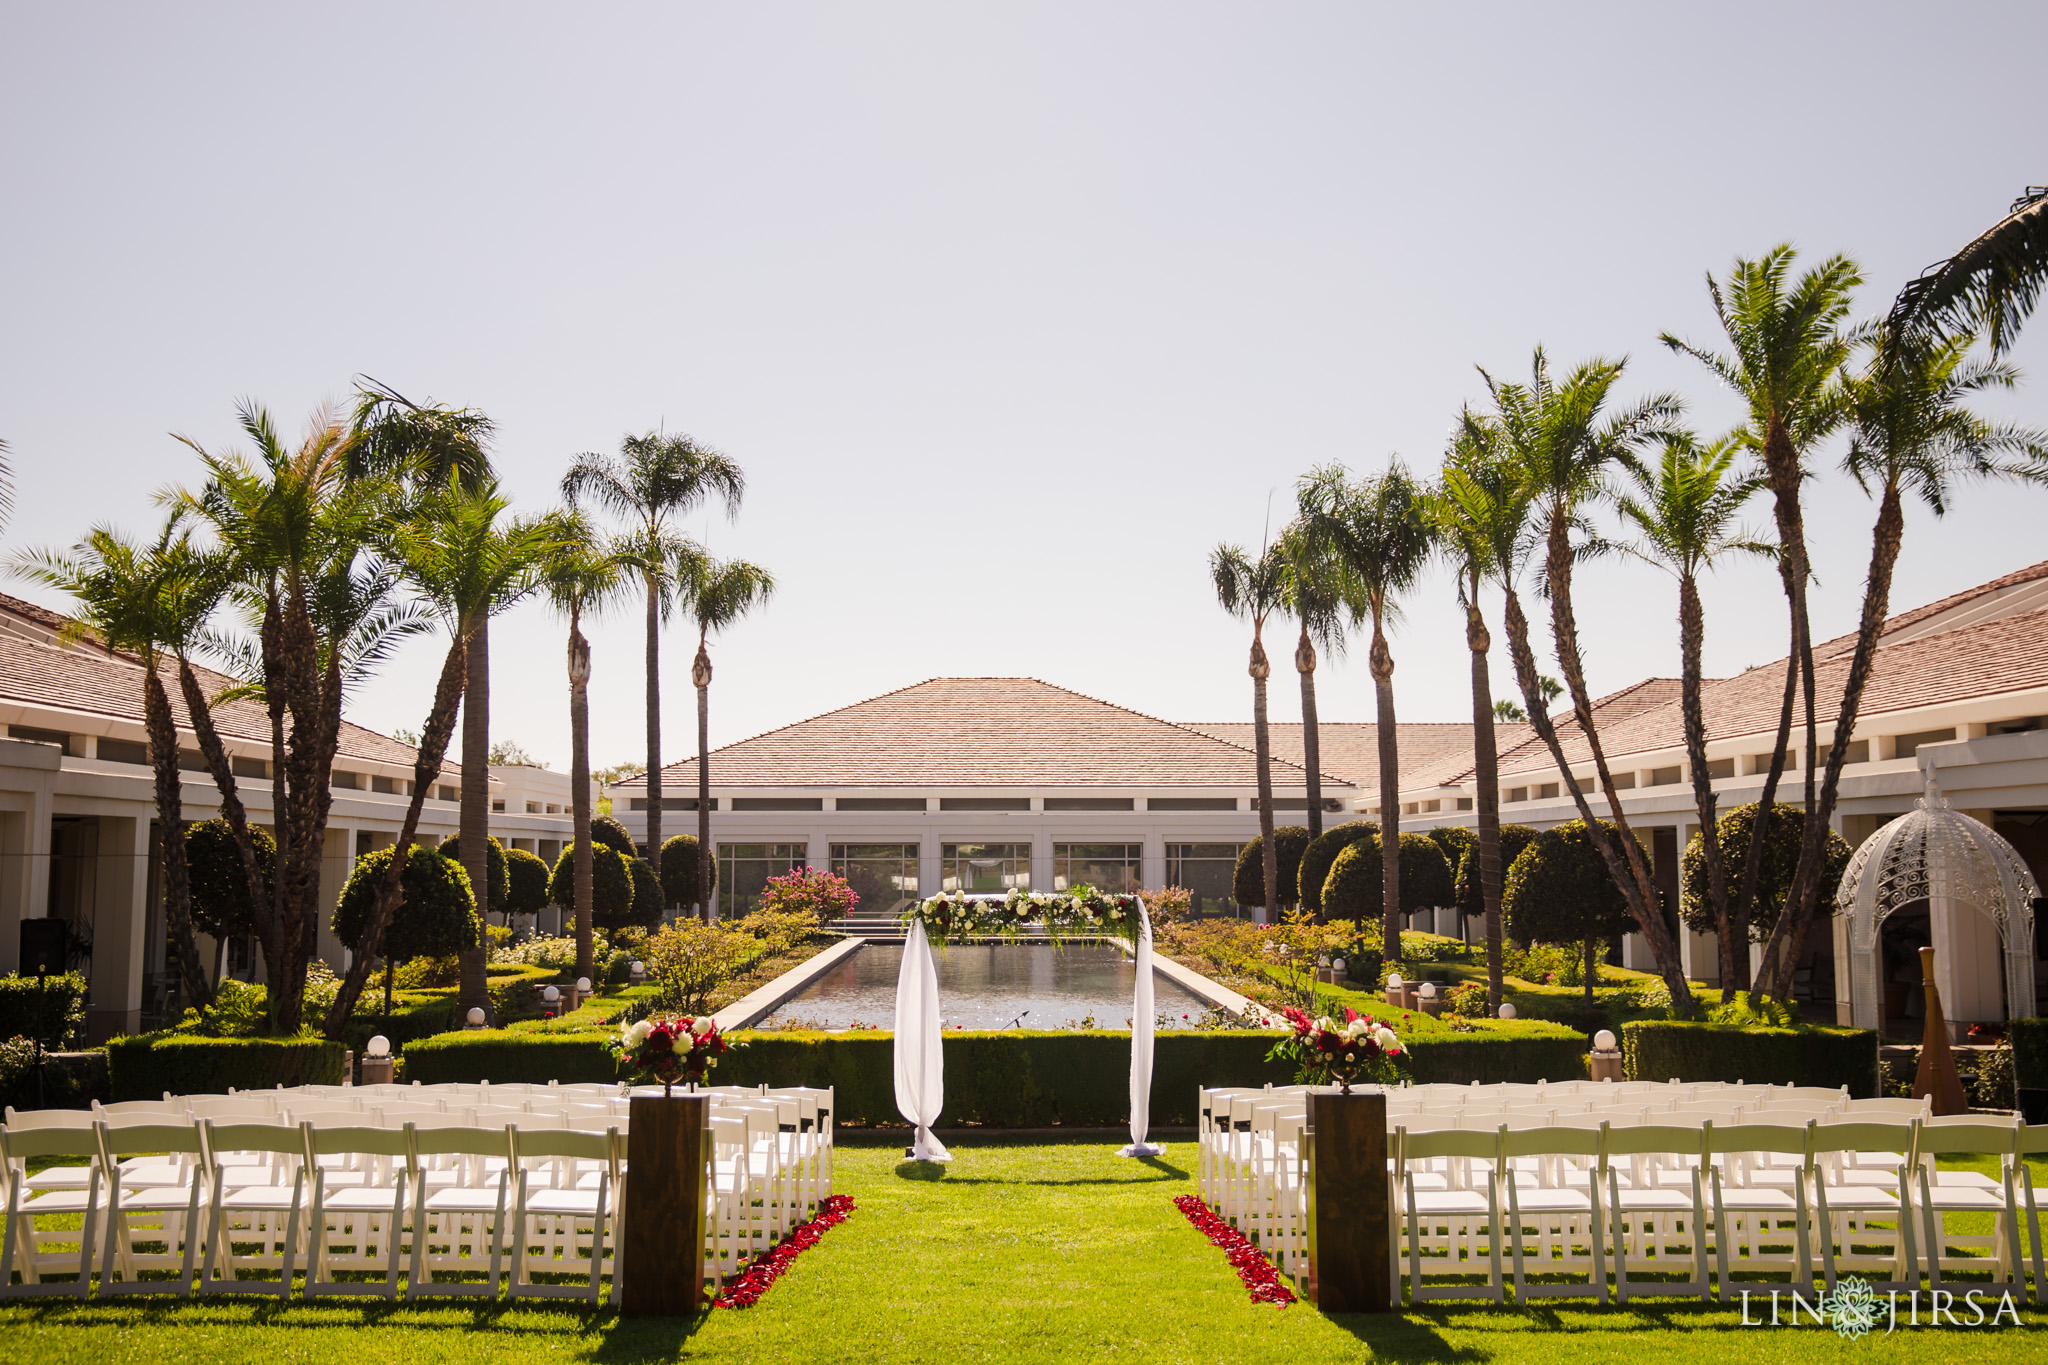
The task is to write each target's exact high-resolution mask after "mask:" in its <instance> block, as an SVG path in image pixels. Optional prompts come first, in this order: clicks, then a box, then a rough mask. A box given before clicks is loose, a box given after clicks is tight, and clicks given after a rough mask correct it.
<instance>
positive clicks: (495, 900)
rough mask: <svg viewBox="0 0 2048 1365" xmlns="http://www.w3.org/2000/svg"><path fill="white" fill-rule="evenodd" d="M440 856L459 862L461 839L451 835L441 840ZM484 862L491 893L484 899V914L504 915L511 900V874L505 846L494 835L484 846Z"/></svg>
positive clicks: (460, 858) (460, 859)
mask: <svg viewBox="0 0 2048 1365" xmlns="http://www.w3.org/2000/svg"><path fill="white" fill-rule="evenodd" d="M441 856H442V857H443V858H453V859H455V861H457V862H461V861H462V840H461V838H460V837H459V836H457V835H454V834H451V835H449V836H448V837H447V838H445V839H443V840H442V841H441ZM484 862H485V864H486V867H487V868H488V870H487V871H486V872H485V873H484V875H485V876H486V877H488V878H489V879H490V883H491V888H490V891H491V893H490V895H488V896H486V897H485V898H484V913H485V914H490V915H502V914H504V913H505V906H506V905H507V904H508V903H510V901H511V899H512V873H511V869H510V867H509V866H508V865H507V863H506V862H505V846H504V845H503V844H501V843H499V842H498V839H497V836H496V835H491V836H489V838H488V841H487V842H486V843H485V845H484Z"/></svg>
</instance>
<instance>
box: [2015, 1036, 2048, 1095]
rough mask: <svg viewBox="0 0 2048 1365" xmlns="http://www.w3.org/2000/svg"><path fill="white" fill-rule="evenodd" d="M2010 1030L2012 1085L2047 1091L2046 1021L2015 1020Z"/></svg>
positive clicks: (2047, 1045) (2047, 1052) (2047, 1039)
mask: <svg viewBox="0 0 2048 1365" xmlns="http://www.w3.org/2000/svg"><path fill="white" fill-rule="evenodd" d="M2011 1030H2012V1075H2013V1084H2015V1085H2017V1086H2020V1087H2021V1088H2023V1089H2027V1090H2048V1019H2015V1020H2013V1021H2012V1024H2011Z"/></svg>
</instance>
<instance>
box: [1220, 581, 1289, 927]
mask: <svg viewBox="0 0 2048 1365" xmlns="http://www.w3.org/2000/svg"><path fill="white" fill-rule="evenodd" d="M1209 579H1210V581H1211V582H1212V583H1214V584H1215V585H1216V600H1217V602H1218V603H1220V604H1221V605H1222V607H1223V609H1224V610H1225V611H1227V612H1229V613H1230V614H1231V615H1232V616H1234V617H1236V618H1237V619H1238V620H1240V621H1249V622H1251V623H1252V654H1251V668H1250V672H1251V675H1252V754H1253V760H1252V761H1253V764H1254V766H1255V767H1256V769H1257V778H1258V786H1259V856H1260V858H1261V859H1262V860H1263V865H1264V872H1265V882H1266V885H1265V892H1266V903H1265V904H1264V905H1263V906H1261V907H1260V908H1259V916H1258V919H1259V923H1261V924H1266V923H1271V922H1272V921H1273V917H1274V916H1275V915H1277V914H1278V913H1279V907H1280V860H1279V858H1278V856H1277V855H1276V854H1275V853H1274V850H1273V736H1272V733H1271V731H1270V730H1269V729H1268V728H1267V722H1266V679H1267V678H1269V677H1271V676H1272V673H1273V666H1272V664H1271V663H1270V662H1268V661H1267V659H1266V642H1265V633H1266V618H1267V617H1269V616H1271V615H1272V614H1273V613H1274V612H1276V611H1279V610H1280V609H1281V606H1282V603H1283V601H1284V598H1285V590H1284V587H1283V584H1284V583H1285V580H1286V563H1285V561H1284V560H1282V559H1281V557H1280V556H1279V555H1278V554H1276V553H1275V552H1274V551H1273V550H1271V549H1267V550H1264V551H1262V552H1261V553H1260V555H1259V557H1258V558H1257V559H1253V558H1252V557H1251V556H1249V555H1247V554H1246V553H1245V552H1244V550H1243V549H1242V548H1241V547H1239V546H1236V545H1218V546H1217V547H1216V548H1215V549H1213V550H1211V551H1210V552H1209Z"/></svg>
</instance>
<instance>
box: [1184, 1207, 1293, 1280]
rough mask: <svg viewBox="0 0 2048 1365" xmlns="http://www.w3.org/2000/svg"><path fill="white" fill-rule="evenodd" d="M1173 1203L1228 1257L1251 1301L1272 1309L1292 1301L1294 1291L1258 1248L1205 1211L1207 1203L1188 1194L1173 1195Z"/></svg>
mask: <svg viewBox="0 0 2048 1365" xmlns="http://www.w3.org/2000/svg"><path fill="white" fill-rule="evenodd" d="M1173 1205H1174V1207H1175V1208H1177V1209H1179V1210H1180V1211H1181V1212H1182V1213H1184V1214H1186V1215H1187V1220H1188V1221H1189V1222H1190V1223H1193V1224H1194V1225H1195V1226H1196V1227H1197V1228H1199V1229H1201V1232H1202V1235H1203V1236H1205V1237H1207V1238H1208V1239H1209V1240H1210V1241H1211V1242H1213V1243H1215V1244H1216V1245H1217V1246H1219V1247H1222V1248H1223V1251H1224V1254H1225V1255H1226V1256H1228V1257H1229V1258H1230V1263H1231V1265H1233V1266H1235V1267H1237V1278H1239V1279H1240V1280H1243V1281H1244V1283H1245V1287H1246V1288H1247V1289H1249V1290H1251V1291H1252V1301H1253V1302H1254V1303H1270V1304H1272V1305H1273V1306H1274V1307H1275V1308H1285V1307H1286V1306H1287V1305H1288V1304H1290V1303H1293V1302H1294V1291H1293V1290H1292V1289H1289V1288H1288V1287H1287V1282H1286V1281H1285V1280H1283V1279H1282V1278H1281V1277H1280V1272H1279V1271H1277V1270H1275V1269H1274V1268H1273V1263H1272V1262H1271V1261H1269V1260H1267V1259H1266V1258H1265V1257H1264V1256H1262V1255H1260V1254H1259V1249H1258V1248H1257V1247H1255V1246H1253V1245H1252V1244H1251V1241H1250V1240H1249V1239H1248V1238H1246V1236H1245V1235H1244V1234H1243V1233H1241V1232H1239V1231H1238V1230H1237V1229H1236V1228H1234V1227H1232V1226H1230V1224H1228V1223H1226V1222H1224V1221H1223V1220H1222V1219H1221V1218H1218V1217H1217V1216H1216V1215H1215V1214H1214V1213H1211V1212H1210V1211H1209V1206H1208V1205H1207V1204H1204V1203H1203V1202H1202V1201H1201V1200H1200V1199H1198V1198H1196V1197H1195V1196H1194V1195H1192V1194H1183V1195H1177V1196H1175V1198H1174V1201H1173Z"/></svg>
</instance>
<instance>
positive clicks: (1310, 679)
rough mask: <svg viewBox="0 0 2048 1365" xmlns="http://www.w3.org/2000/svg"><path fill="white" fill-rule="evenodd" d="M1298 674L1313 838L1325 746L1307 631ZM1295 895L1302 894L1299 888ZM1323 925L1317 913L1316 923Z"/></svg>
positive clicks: (1319, 826)
mask: <svg viewBox="0 0 2048 1365" xmlns="http://www.w3.org/2000/svg"><path fill="white" fill-rule="evenodd" d="M1294 671H1295V672H1297V673H1299V674H1300V675H1301V761H1302V766H1303V767H1304V768H1306V769H1308V837H1309V838H1311V839H1313V838H1315V837H1316V836H1317V835H1319V834H1321V833H1322V832H1323V753H1322V750H1323V744H1322V735H1321V733H1320V731H1319V730H1318V728H1317V721H1316V647H1315V643H1314V642H1313V641H1311V640H1310V639H1309V638H1308V631H1307V630H1303V631H1302V632H1301V639H1300V641H1298V642H1297V643H1296V644H1295V646H1294ZM1295 894H1296V895H1297V896H1299V895H1300V894H1301V889H1300V888H1299V887H1297V888H1295ZM1322 922H1323V913H1322V911H1321V910H1317V911H1316V923H1318V924H1320V923H1322Z"/></svg>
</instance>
